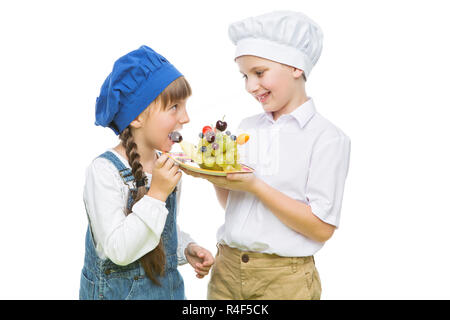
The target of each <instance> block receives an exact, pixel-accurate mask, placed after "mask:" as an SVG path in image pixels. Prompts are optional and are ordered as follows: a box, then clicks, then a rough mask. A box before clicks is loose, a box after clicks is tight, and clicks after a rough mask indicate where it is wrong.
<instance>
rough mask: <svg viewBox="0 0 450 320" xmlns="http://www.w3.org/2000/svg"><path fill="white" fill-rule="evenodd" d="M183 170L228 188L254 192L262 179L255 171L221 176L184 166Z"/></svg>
mask: <svg viewBox="0 0 450 320" xmlns="http://www.w3.org/2000/svg"><path fill="white" fill-rule="evenodd" d="M181 170H183V172H184V173H186V174H188V175H190V176H193V177H195V178H202V179H206V180H208V181H209V182H211V183H212V184H214V185H216V186H218V187H220V188H224V189H228V190H236V191H247V192H251V193H254V192H255V190H256V188H257V185H258V183H259V181H260V180H259V179H258V178H257V177H256V176H255V175H254V174H253V173H227V176H226V177H219V176H210V175H207V174H203V173H197V172H193V171H190V170H186V169H184V168H181Z"/></svg>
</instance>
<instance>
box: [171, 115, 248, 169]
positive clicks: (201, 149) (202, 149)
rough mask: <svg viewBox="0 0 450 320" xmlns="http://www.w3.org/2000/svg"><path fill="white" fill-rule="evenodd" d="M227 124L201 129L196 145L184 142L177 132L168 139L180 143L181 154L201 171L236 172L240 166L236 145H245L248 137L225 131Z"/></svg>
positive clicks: (221, 122) (217, 123)
mask: <svg viewBox="0 0 450 320" xmlns="http://www.w3.org/2000/svg"><path fill="white" fill-rule="evenodd" d="M226 129H227V123H226V122H225V121H223V119H222V120H219V121H217V122H216V126H215V127H214V128H213V127H211V126H205V127H203V130H202V132H200V133H199V141H198V144H197V145H194V144H192V143H189V142H187V141H184V140H183V138H182V137H181V135H180V134H179V133H178V132H172V133H171V134H170V138H171V140H172V141H174V142H178V143H180V146H181V148H182V149H183V152H184V153H185V154H186V156H188V157H189V158H191V159H192V161H194V162H195V163H197V164H198V165H199V167H200V168H202V169H209V170H217V171H238V170H241V165H240V164H239V163H238V160H239V153H238V148H237V146H238V144H239V145H243V144H244V143H246V142H247V141H248V140H249V138H250V136H249V135H248V134H245V133H243V134H241V135H239V136H238V137H236V136H235V135H232V134H231V132H230V131H228V130H227V131H226Z"/></svg>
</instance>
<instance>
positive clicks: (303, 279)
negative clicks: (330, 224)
mask: <svg viewBox="0 0 450 320" xmlns="http://www.w3.org/2000/svg"><path fill="white" fill-rule="evenodd" d="M217 247H218V252H217V255H216V262H215V264H214V266H213V268H212V271H211V279H210V281H209V284H208V296H207V297H208V299H209V300H258V299H263V300H276V299H282V300H311V299H314V300H318V299H320V294H321V292H322V288H321V284H320V278H319V273H318V272H317V269H316V266H315V264H314V258H313V256H309V257H280V256H277V255H275V254H266V253H257V252H247V251H241V250H239V249H235V248H231V247H228V246H226V245H221V244H219V245H218V246H217Z"/></svg>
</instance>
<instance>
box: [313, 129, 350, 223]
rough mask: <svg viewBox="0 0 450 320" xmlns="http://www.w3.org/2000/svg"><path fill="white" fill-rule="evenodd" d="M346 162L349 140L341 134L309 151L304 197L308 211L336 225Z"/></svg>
mask: <svg viewBox="0 0 450 320" xmlns="http://www.w3.org/2000/svg"><path fill="white" fill-rule="evenodd" d="M349 161H350V139H349V138H348V137H347V136H345V135H343V136H339V137H336V138H333V139H331V140H329V141H327V142H324V143H321V144H320V145H318V146H317V149H316V150H313V153H312V157H311V164H310V168H309V174H308V181H307V186H306V196H307V200H308V202H309V205H310V206H311V210H312V212H313V213H314V214H315V215H316V216H317V217H318V218H320V219H321V220H323V221H325V222H326V223H329V224H332V225H334V226H336V227H338V226H339V218H340V212H341V206H342V198H343V194H344V184H345V179H346V177H347V173H348V168H349Z"/></svg>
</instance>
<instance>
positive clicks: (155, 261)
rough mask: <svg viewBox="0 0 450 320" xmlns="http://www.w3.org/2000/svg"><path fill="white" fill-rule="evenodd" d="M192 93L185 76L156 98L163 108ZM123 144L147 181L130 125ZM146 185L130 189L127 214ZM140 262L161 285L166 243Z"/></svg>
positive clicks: (137, 177)
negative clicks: (130, 200) (159, 277)
mask: <svg viewBox="0 0 450 320" xmlns="http://www.w3.org/2000/svg"><path fill="white" fill-rule="evenodd" d="M191 94H192V90H191V87H190V85H189V83H188V82H187V81H186V79H185V78H184V77H179V78H177V79H176V80H174V81H173V82H172V83H171V84H170V85H169V86H167V88H166V89H165V90H164V91H163V92H161V94H160V95H159V96H158V97H157V98H156V99H155V100H157V101H159V102H160V105H161V106H162V108H164V109H165V108H167V107H168V106H169V105H170V104H172V103H174V102H176V101H180V100H184V99H186V98H188V97H189V96H190V95H191ZM119 138H120V141H121V144H122V146H123V147H124V148H125V152H126V155H127V157H128V163H129V165H130V167H131V172H132V174H133V176H134V179H135V181H142V180H143V181H145V184H146V183H147V177H146V175H145V172H144V169H143V167H142V165H141V162H140V155H139V152H138V148H137V145H136V143H135V141H134V138H133V135H132V131H131V128H130V126H128V127H126V128H125V129H124V130H123V131H122V133H121V134H120V135H119ZM145 184H144V185H141V186H139V187H138V188H137V189H136V190H130V192H131V196H132V198H133V201H132V203H131V206H130V208H128V207H127V210H126V212H125V214H126V215H128V214H130V213H131V208H132V207H133V205H134V204H135V203H136V202H137V201H139V200H140V199H141V198H142V197H143V196H144V195H145V194H146V193H147V188H146V187H145ZM139 261H140V263H141V265H142V267H143V268H144V270H145V273H146V275H147V276H148V277H149V278H150V279H151V280H152V281H153V282H154V283H155V284H157V285H161V283H160V282H159V281H158V279H157V276H163V275H164V269H165V268H164V266H165V262H166V254H165V252H164V244H163V241H162V238H160V240H159V243H158V245H157V246H156V248H155V249H153V250H152V251H150V252H147V253H146V254H145V255H144V256H142V257H141V258H140V260H139Z"/></svg>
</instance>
